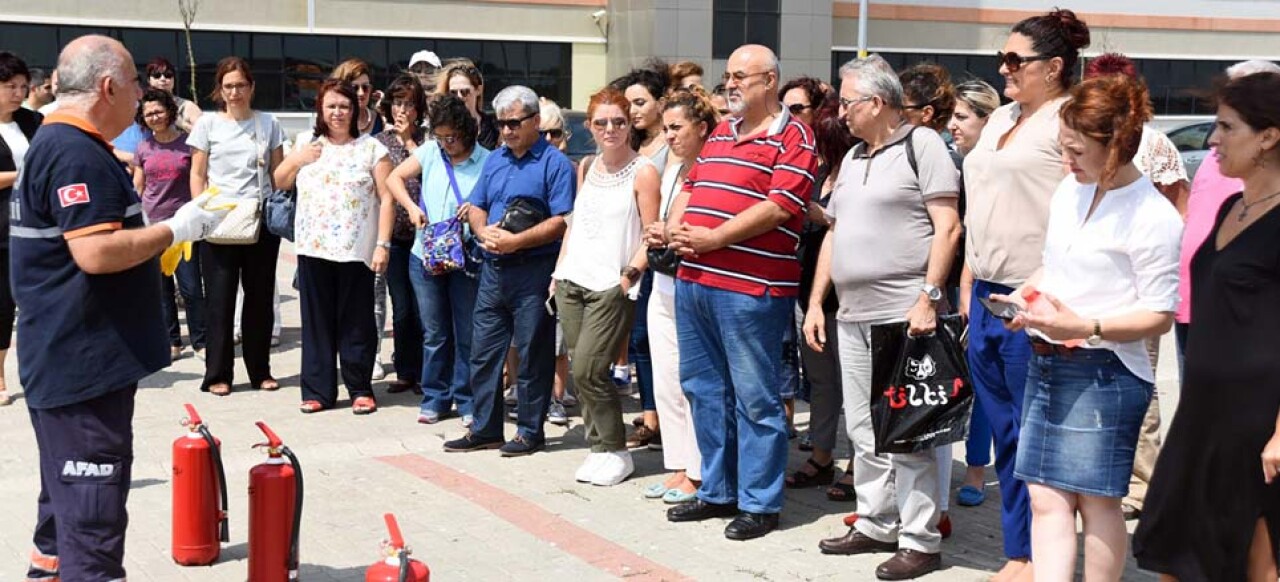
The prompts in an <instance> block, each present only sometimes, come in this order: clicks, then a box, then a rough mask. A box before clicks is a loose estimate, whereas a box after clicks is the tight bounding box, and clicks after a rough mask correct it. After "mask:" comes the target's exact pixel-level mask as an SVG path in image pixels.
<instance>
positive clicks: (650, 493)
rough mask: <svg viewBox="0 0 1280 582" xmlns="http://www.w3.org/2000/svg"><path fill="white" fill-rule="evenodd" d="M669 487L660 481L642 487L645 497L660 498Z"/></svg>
mask: <svg viewBox="0 0 1280 582" xmlns="http://www.w3.org/2000/svg"><path fill="white" fill-rule="evenodd" d="M668 491H672V490H671V489H667V487H666V486H665V485H663V484H662V483H654V484H653V485H650V486H648V487H645V489H644V498H645V499H662V498H663V496H665V495H666V494H667V492H668Z"/></svg>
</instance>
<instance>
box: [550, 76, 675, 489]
mask: <svg viewBox="0 0 1280 582" xmlns="http://www.w3.org/2000/svg"><path fill="white" fill-rule="evenodd" d="M630 105H631V104H630V103H628V102H627V99H626V97H625V96H624V95H623V93H622V92H621V91H619V90H617V89H613V88H605V89H602V90H601V91H600V92H598V93H596V94H595V95H592V96H591V99H590V101H589V102H588V104H587V119H588V122H587V124H588V125H587V126H588V127H589V128H590V129H591V134H592V136H593V137H594V138H595V141H596V144H597V145H599V146H600V155H598V156H595V157H594V158H593V159H592V160H591V161H590V162H589V163H585V164H582V165H581V166H580V167H579V168H578V183H579V186H578V196H577V199H576V200H574V204H573V214H571V215H570V217H569V228H568V230H567V231H566V232H565V235H564V244H563V245H562V246H561V247H560V257H559V259H558V260H557V261H556V270H555V272H554V273H552V274H551V279H552V281H551V293H552V294H553V295H555V302H556V305H557V306H558V307H559V309H560V325H561V327H563V328H564V339H565V343H567V344H568V347H569V362H570V365H571V366H572V367H573V378H574V381H575V383H576V385H577V387H578V398H579V401H580V402H581V403H582V420H583V423H584V424H585V426H586V435H587V441H588V444H589V445H590V446H591V453H590V454H589V455H587V458H586V460H585V461H584V462H583V463H582V466H581V467H580V468H579V469H578V471H577V472H576V473H575V475H574V476H575V478H576V479H577V480H578V481H581V482H589V483H592V484H594V485H601V486H612V485H617V484H618V483H621V482H622V481H623V480H624V479H626V478H627V477H628V476H630V475H631V473H632V472H633V471H635V465H634V464H633V463H632V460H631V453H630V452H628V451H627V442H626V429H625V428H623V425H622V403H621V401H620V399H619V396H618V391H617V388H615V387H614V384H613V380H612V379H610V376H609V365H610V364H611V363H612V361H613V359H614V356H615V355H616V354H617V351H618V346H619V345H620V344H621V342H622V340H623V338H625V337H627V334H628V333H630V331H631V329H630V326H628V325H627V321H628V320H629V319H630V318H631V317H632V316H633V314H632V312H633V311H634V309H635V300H636V295H637V294H638V293H639V291H640V287H639V283H640V277H641V275H642V274H643V273H644V269H645V268H646V267H647V266H648V260H647V258H646V256H645V247H644V245H643V244H642V235H643V232H642V231H643V225H645V224H648V223H651V222H653V221H654V220H657V217H658V200H659V197H660V195H659V194H658V184H659V177H658V171H657V169H655V168H654V166H653V162H651V161H649V158H647V157H645V156H642V155H640V154H639V153H637V152H636V150H634V149H632V148H631V144H630V141H629V137H630V135H629V134H628V132H629V131H630V129H631V111H630Z"/></svg>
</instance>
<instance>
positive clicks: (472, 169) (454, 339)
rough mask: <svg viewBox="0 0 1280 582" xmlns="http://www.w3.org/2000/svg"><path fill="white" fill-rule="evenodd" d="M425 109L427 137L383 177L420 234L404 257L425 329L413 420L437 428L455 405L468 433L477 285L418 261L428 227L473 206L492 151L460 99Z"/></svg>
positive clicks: (440, 100)
mask: <svg viewBox="0 0 1280 582" xmlns="http://www.w3.org/2000/svg"><path fill="white" fill-rule="evenodd" d="M426 110H427V112H428V114H427V122H428V125H430V126H431V133H432V139H431V140H429V141H426V142H424V143H423V144H422V145H420V146H418V148H417V149H416V150H414V152H413V155H412V156H410V157H408V158H405V160H404V161H403V162H400V165H398V166H396V168H395V170H393V171H392V172H391V176H390V177H389V178H388V179H387V187H388V189H389V190H390V191H391V193H392V195H394V196H395V199H396V201H397V202H399V203H400V206H401V207H402V208H404V210H406V211H407V212H408V214H409V220H410V221H411V222H412V223H413V225H414V226H415V227H417V229H418V231H417V234H416V235H415V236H414V240H413V247H412V249H411V250H410V253H411V254H412V258H411V259H409V281H410V282H411V283H412V284H413V292H414V297H415V298H416V299H417V303H418V318H419V320H420V321H421V325H422V336H421V337H422V342H421V344H420V346H419V348H418V349H419V350H420V351H421V356H420V358H421V362H422V372H421V378H422V403H421V405H420V406H419V410H418V422H419V423H422V424H434V423H437V422H439V421H440V420H441V419H442V418H444V417H446V416H448V415H449V413H450V412H452V411H453V410H454V407H455V406H456V407H457V413H458V414H459V415H460V416H462V425H463V426H464V427H468V428H469V427H470V426H471V422H472V420H473V418H474V417H473V416H472V415H473V412H474V410H473V408H472V402H473V401H472V392H471V367H470V366H471V327H472V325H471V323H472V314H473V312H474V311H475V303H476V292H477V290H478V285H479V281H478V280H477V279H476V277H475V276H474V275H472V274H470V273H467V272H466V271H465V270H456V271H451V272H447V273H439V274H432V273H431V272H428V271H427V269H426V265H425V264H424V263H423V260H424V259H423V244H424V243H423V236H424V234H425V235H429V234H430V233H431V231H430V228H431V227H430V225H433V224H437V223H441V222H445V221H447V220H450V219H452V218H454V217H457V218H458V219H460V220H462V222H463V224H464V225H465V224H466V217H467V212H468V211H469V210H470V208H471V205H470V204H469V203H468V202H467V200H469V199H470V197H471V191H472V190H473V189H474V188H475V185H476V182H477V181H478V180H479V179H480V174H481V170H482V169H483V168H484V162H485V160H486V159H488V157H489V150H488V149H486V148H485V147H484V146H482V145H480V144H479V143H478V142H477V141H476V122H475V117H473V116H472V115H471V111H470V109H468V108H467V106H466V105H465V104H464V103H463V102H462V100H461V99H458V98H457V97H455V96H453V95H449V94H444V95H434V96H432V98H431V102H430V103H429V104H428V105H427V107H426ZM419 181H420V182H421V184H422V186H421V189H420V192H421V196H420V197H419V196H414V195H412V194H413V193H412V192H411V191H410V189H409V185H410V183H412V182H419ZM455 185H456V187H457V190H454V187H455ZM455 194H456V197H455ZM458 198H461V199H462V201H463V202H462V204H459V203H458V200H457V199H458ZM464 228H465V227H464Z"/></svg>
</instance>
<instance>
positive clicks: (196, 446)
mask: <svg viewBox="0 0 1280 582" xmlns="http://www.w3.org/2000/svg"><path fill="white" fill-rule="evenodd" d="M184 406H186V408H187V417H186V418H184V419H182V425H183V426H185V427H187V434H185V435H182V436H180V437H178V438H177V439H175V440H174V441H173V561H174V562H177V563H179V564H182V565H183V566H207V565H209V564H212V563H214V562H215V561H217V559H218V553H219V552H220V551H221V546H220V545H219V542H228V541H230V534H229V531H228V529H229V528H228V527H227V488H226V481H227V479H226V473H224V472H223V469H222V454H221V452H220V449H219V446H220V445H221V442H220V441H218V439H216V438H214V437H213V435H212V434H210V433H209V427H207V426H205V424H204V421H203V420H201V419H200V415H199V414H198V413H196V409H195V407H194V406H191V405H190V404H186V405H184Z"/></svg>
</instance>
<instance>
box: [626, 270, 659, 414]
mask: <svg viewBox="0 0 1280 582" xmlns="http://www.w3.org/2000/svg"><path fill="white" fill-rule="evenodd" d="M652 293H653V271H645V273H644V276H643V277H641V278H640V295H639V296H637V297H636V309H635V320H634V321H635V323H634V324H633V325H632V326H631V337H630V338H629V339H628V340H627V360H628V361H630V362H631V363H632V364H635V365H636V385H637V386H639V387H640V408H641V409H642V410H644V411H645V412H655V411H657V410H658V403H657V401H656V400H654V398H653V356H651V355H650V352H649V295H650V294H652Z"/></svg>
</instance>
